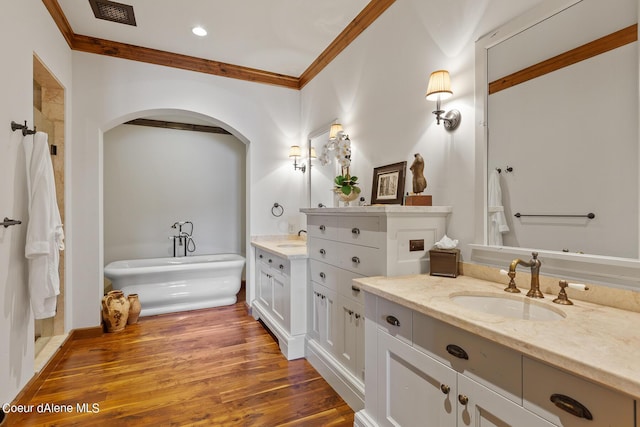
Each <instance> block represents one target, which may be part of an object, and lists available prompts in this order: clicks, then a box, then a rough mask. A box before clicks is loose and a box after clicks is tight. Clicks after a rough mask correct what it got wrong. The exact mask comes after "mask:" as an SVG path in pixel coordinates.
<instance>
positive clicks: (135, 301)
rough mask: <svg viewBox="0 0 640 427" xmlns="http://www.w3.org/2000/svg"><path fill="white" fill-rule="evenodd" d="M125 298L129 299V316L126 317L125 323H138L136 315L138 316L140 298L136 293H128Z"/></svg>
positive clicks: (140, 307)
mask: <svg viewBox="0 0 640 427" xmlns="http://www.w3.org/2000/svg"><path fill="white" fill-rule="evenodd" d="M127 299H128V300H129V317H127V325H133V324H135V323H138V317H139V316H140V310H141V309H142V306H141V305H140V298H138V294H129V295H128V296H127Z"/></svg>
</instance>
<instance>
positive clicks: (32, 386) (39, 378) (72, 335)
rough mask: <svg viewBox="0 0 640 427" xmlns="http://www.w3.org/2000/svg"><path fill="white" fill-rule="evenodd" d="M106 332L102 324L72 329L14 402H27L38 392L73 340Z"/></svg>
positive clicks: (93, 336)
mask: <svg viewBox="0 0 640 427" xmlns="http://www.w3.org/2000/svg"><path fill="white" fill-rule="evenodd" d="M103 333H104V331H103V329H102V326H92V327H89V328H79V329H72V330H71V332H69V335H68V336H67V338H66V339H65V340H64V341H63V343H62V344H61V345H60V347H58V349H57V350H56V352H55V353H54V354H53V356H51V358H50V359H49V361H48V362H47V363H46V365H44V367H43V368H42V369H40V371H38V372H37V373H35V374H34V375H33V377H32V378H31V379H30V380H29V382H27V383H26V384H25V386H24V387H22V390H20V393H18V395H17V396H16V397H15V399H13V402H12V404H16V405H18V404H26V403H27V402H29V401H30V400H31V399H32V398H33V396H35V394H36V393H37V392H38V390H39V389H40V387H42V384H43V383H44V381H45V379H46V378H47V377H48V376H49V374H50V373H51V371H53V369H54V368H55V367H56V366H57V365H58V363H60V360H62V357H63V356H64V355H65V353H66V352H67V351H69V348H70V346H71V343H72V342H73V341H77V340H81V339H86V338H96V337H99V336H101V335H102V334H103Z"/></svg>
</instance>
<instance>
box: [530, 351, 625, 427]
mask: <svg viewBox="0 0 640 427" xmlns="http://www.w3.org/2000/svg"><path fill="white" fill-rule="evenodd" d="M522 377H523V390H524V391H523V393H524V395H523V397H524V402H523V405H524V407H525V408H527V409H528V410H530V411H531V412H533V413H535V414H537V415H539V416H541V417H542V418H544V419H546V420H548V421H550V422H552V423H554V424H556V425H561V426H564V427H573V426H596V425H597V426H616V427H633V426H634V425H635V421H634V416H635V415H634V401H633V399H632V398H631V397H629V396H627V395H624V394H620V393H618V392H616V391H614V390H611V389H609V388H606V387H602V386H600V385H597V384H595V383H592V382H591V381H588V380H585V379H583V378H580V377H577V376H575V375H572V374H569V373H568V372H565V371H563V370H561V369H558V368H555V367H553V366H549V365H547V364H545V363H542V362H539V361H537V360H533V359H530V358H528V357H524V360H523V375H522ZM552 399H553V400H554V401H556V402H557V403H554V402H552ZM556 405H560V406H563V407H564V408H565V409H564V410H563V409H560V408H559V407H558V406H556ZM584 409H586V410H587V411H588V412H589V413H590V414H591V417H592V418H593V420H592V421H589V420H588V419H586V418H581V417H580V416H581V415H583V416H587V415H586V412H584ZM571 411H574V412H576V414H575V415H574V414H572V413H571Z"/></svg>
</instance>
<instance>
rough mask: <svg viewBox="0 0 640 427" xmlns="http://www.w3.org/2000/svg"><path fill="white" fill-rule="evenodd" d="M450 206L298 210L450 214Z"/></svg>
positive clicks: (306, 210) (311, 211) (308, 211)
mask: <svg viewBox="0 0 640 427" xmlns="http://www.w3.org/2000/svg"><path fill="white" fill-rule="evenodd" d="M452 211H453V208H452V207H451V206H400V205H374V206H346V207H340V208H302V209H300V212H303V213H306V214H345V213H348V214H382V213H384V214H420V215H429V214H432V215H442V214H450V213H451V212H452Z"/></svg>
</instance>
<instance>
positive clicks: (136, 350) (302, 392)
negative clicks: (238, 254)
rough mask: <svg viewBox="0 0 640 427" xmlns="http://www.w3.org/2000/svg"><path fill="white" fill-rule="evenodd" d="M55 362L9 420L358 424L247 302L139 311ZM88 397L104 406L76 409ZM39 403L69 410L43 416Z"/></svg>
mask: <svg viewBox="0 0 640 427" xmlns="http://www.w3.org/2000/svg"><path fill="white" fill-rule="evenodd" d="M49 368H50V369H46V371H48V372H45V378H41V379H40V380H39V381H38V384H37V385H39V388H38V389H37V391H36V392H35V394H33V393H24V396H23V399H24V400H23V401H22V402H19V403H21V404H26V405H34V412H33V413H30V414H15V413H12V414H8V415H7V418H6V420H5V421H6V423H5V425H7V426H83V427H84V426H136V427H137V426H352V425H353V418H354V413H353V411H352V410H351V409H350V408H349V406H348V405H347V404H346V403H345V402H344V401H343V400H342V399H341V398H340V396H338V394H337V393H336V392H335V391H334V390H333V389H332V388H331V387H330V386H329V385H328V384H327V383H326V382H325V381H324V380H323V379H322V377H320V375H319V374H318V373H317V372H316V371H315V370H314V369H313V367H311V365H310V364H309V363H308V362H307V361H306V360H305V359H299V360H294V361H287V360H286V359H285V358H284V356H283V355H282V354H281V353H280V350H279V348H278V344H277V342H275V341H274V339H273V338H272V337H271V335H269V333H268V332H267V331H266V330H265V329H264V328H263V326H262V325H261V324H260V323H259V322H256V321H255V320H254V319H253V318H252V317H251V316H248V315H247V313H246V310H245V308H244V303H237V304H235V305H233V306H228V307H220V308H215V309H207V310H197V311H191V312H185V313H174V314H168V315H161V316H153V317H146V318H140V321H139V323H138V324H136V325H129V326H127V328H126V329H125V330H124V331H123V332H120V333H109V334H107V333H105V334H103V335H102V336H100V337H96V338H85V339H79V340H75V341H72V342H71V343H70V346H69V350H68V351H66V353H65V354H64V355H63V356H61V357H60V358H59V361H58V363H57V364H56V365H55V366H50V367H49ZM30 394H31V395H30ZM85 403H86V404H88V405H89V407H91V405H93V404H97V408H99V412H96V413H92V412H89V413H80V412H78V410H77V405H78V404H80V405H82V404H85ZM39 404H56V405H71V406H72V407H73V411H72V412H71V413H50V412H49V413H37V411H36V409H37V405H39ZM3 427H4V426H3Z"/></svg>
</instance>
